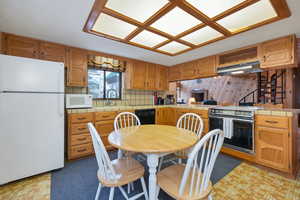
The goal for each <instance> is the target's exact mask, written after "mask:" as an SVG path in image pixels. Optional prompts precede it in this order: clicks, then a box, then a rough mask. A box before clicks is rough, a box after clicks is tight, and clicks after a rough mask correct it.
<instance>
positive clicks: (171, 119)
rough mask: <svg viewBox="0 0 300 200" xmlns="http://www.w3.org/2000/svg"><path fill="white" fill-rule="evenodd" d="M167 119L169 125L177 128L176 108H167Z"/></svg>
mask: <svg viewBox="0 0 300 200" xmlns="http://www.w3.org/2000/svg"><path fill="white" fill-rule="evenodd" d="M165 118H166V124H167V125H170V126H176V123H177V121H176V108H167V109H166V115H165Z"/></svg>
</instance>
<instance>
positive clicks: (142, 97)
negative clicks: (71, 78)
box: [65, 87, 165, 107]
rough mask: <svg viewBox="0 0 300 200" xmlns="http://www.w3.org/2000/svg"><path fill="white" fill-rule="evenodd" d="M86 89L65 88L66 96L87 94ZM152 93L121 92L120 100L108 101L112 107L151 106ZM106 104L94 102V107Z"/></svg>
mask: <svg viewBox="0 0 300 200" xmlns="http://www.w3.org/2000/svg"><path fill="white" fill-rule="evenodd" d="M87 91H88V90H87V88H76V87H66V91H65V92H66V94H87ZM153 94H154V91H146V90H125V89H123V90H122V100H110V101H109V102H110V103H111V105H114V106H139V105H153V104H154V103H153ZM158 96H162V97H165V92H158ZM107 103H108V101H107V100H94V101H93V106H94V107H102V106H105V105H106V104H107Z"/></svg>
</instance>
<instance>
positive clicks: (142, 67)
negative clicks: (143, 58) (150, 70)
mask: <svg viewBox="0 0 300 200" xmlns="http://www.w3.org/2000/svg"><path fill="white" fill-rule="evenodd" d="M146 76H147V65H146V63H144V62H138V61H137V62H135V63H134V65H133V68H132V76H131V79H132V80H131V81H132V88H131V89H140V90H143V89H145V88H146Z"/></svg>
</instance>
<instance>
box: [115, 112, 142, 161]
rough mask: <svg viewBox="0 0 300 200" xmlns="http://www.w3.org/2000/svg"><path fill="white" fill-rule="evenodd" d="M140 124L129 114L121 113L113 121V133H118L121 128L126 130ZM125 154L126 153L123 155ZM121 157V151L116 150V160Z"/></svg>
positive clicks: (132, 114) (134, 116) (133, 115)
mask: <svg viewBox="0 0 300 200" xmlns="http://www.w3.org/2000/svg"><path fill="white" fill-rule="evenodd" d="M140 125H141V122H140V120H139V118H138V117H137V116H136V115H135V114H134V113H131V112H122V113H119V114H118V115H117V116H116V118H115V120H114V128H115V131H118V130H119V129H121V128H127V127H132V126H140ZM125 154H126V153H125ZM122 155H123V153H122V151H121V150H120V149H119V150H118V158H121V157H122ZM127 155H128V153H127Z"/></svg>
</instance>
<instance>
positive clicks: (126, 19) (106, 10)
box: [102, 8, 196, 47]
mask: <svg viewBox="0 0 300 200" xmlns="http://www.w3.org/2000/svg"><path fill="white" fill-rule="evenodd" d="M102 12H103V13H105V14H107V15H110V16H112V17H115V18H117V19H120V20H122V21H124V22H127V23H129V24H132V25H134V26H136V27H139V28H140V29H143V30H144V29H145V30H148V31H151V32H152V33H155V34H158V35H160V36H163V37H165V38H167V39H169V40H172V41H176V42H179V43H182V44H184V45H186V46H189V47H195V46H196V45H194V44H192V43H190V42H187V41H183V40H180V39H177V38H175V37H174V36H172V35H170V34H168V33H165V32H163V31H160V30H157V29H155V28H153V27H151V26H147V25H145V24H143V23H141V22H139V21H137V20H135V19H132V18H130V17H127V16H125V15H122V14H121V13H118V12H116V11H114V10H111V9H109V8H103V9H102Z"/></svg>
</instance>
